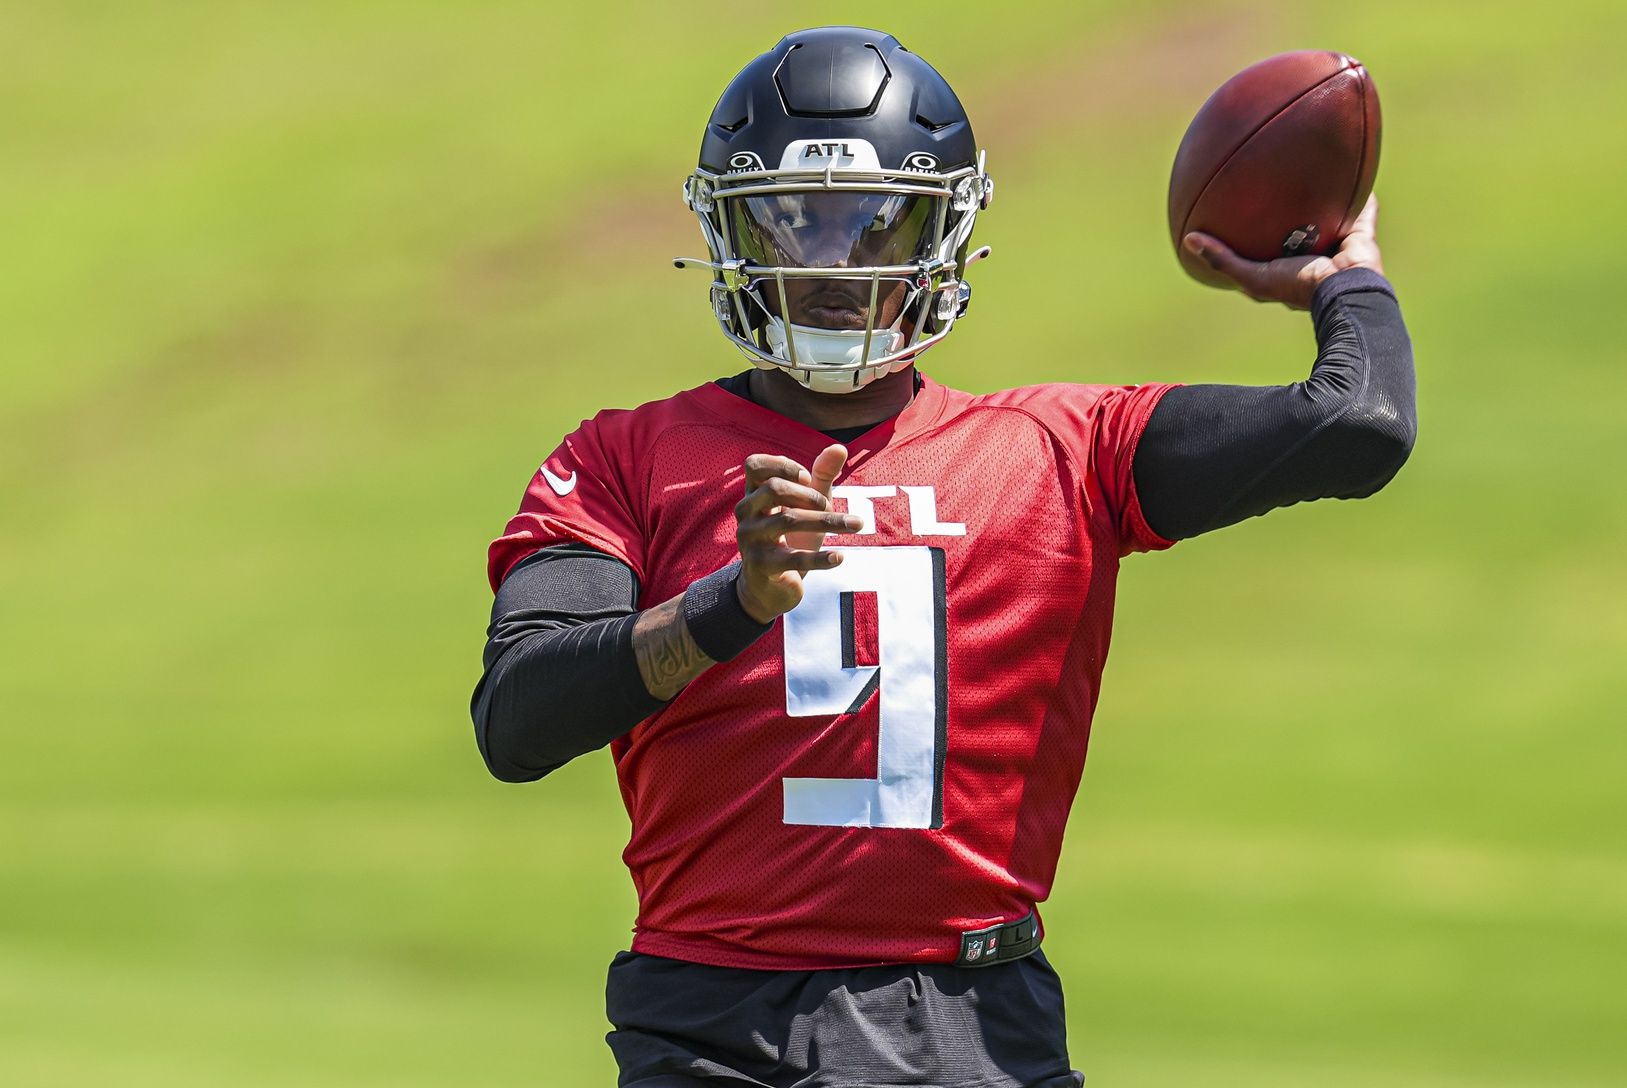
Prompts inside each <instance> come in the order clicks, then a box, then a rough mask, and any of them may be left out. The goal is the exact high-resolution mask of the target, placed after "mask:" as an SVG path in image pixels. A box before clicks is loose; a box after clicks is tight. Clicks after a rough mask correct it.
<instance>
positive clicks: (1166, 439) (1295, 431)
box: [1134, 268, 1417, 540]
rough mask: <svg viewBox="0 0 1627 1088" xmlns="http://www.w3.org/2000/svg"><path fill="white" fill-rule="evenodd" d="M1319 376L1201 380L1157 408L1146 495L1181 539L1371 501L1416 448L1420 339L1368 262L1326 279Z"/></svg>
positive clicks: (1318, 303)
mask: <svg viewBox="0 0 1627 1088" xmlns="http://www.w3.org/2000/svg"><path fill="white" fill-rule="evenodd" d="M1311 316H1312V320H1313V322H1314V324H1315V328H1316V340H1317V346H1318V349H1319V350H1318V353H1317V357H1316V363H1315V365H1314V366H1313V367H1312V369H1311V374H1310V377H1309V378H1307V379H1306V380H1305V381H1303V382H1296V383H1294V384H1293V385H1281V386H1245V385H1190V386H1182V387H1180V388H1177V389H1172V390H1170V391H1169V392H1168V393H1166V394H1165V395H1164V398H1163V399H1162V400H1161V401H1159V403H1158V407H1157V408H1155V409H1154V410H1153V414H1152V418H1151V419H1150V420H1149V421H1148V423H1147V429H1146V431H1145V432H1144V433H1143V434H1142V437H1141V442H1140V444H1139V445H1138V446H1137V447H1136V455H1135V465H1134V472H1135V482H1136V494H1137V495H1138V497H1139V498H1140V500H1141V510H1142V514H1143V515H1144V516H1145V517H1146V519H1147V523H1148V524H1149V525H1150V526H1152V528H1153V529H1154V530H1155V531H1156V532H1157V533H1159V534H1160V535H1161V536H1163V537H1165V538H1167V539H1170V540H1180V539H1184V538H1186V537H1191V536H1196V535H1198V534H1199V533H1206V532H1209V531H1211V530H1213V529H1218V528H1221V527H1222V526H1225V525H1232V524H1235V523H1236V522H1239V521H1242V520H1244V519H1245V518H1250V517H1254V516H1256V515H1259V514H1263V513H1265V512H1266V511H1268V510H1272V509H1275V508H1276V507H1279V506H1290V505H1292V504H1294V503H1296V502H1304V501H1306V500H1310V499H1324V498H1340V499H1352V498H1364V497H1366V496H1368V495H1371V494H1372V493H1373V492H1375V491H1377V490H1378V489H1379V488H1381V487H1383V486H1384V485H1385V484H1386V483H1388V482H1389V481H1390V479H1391V478H1392V477H1393V476H1394V475H1395V474H1396V473H1397V472H1398V471H1400V469H1401V465H1402V463H1403V462H1405V461H1406V459H1407V455H1408V454H1409V453H1410V452H1411V451H1412V443H1413V437H1414V434H1415V433H1416V430H1417V409H1416V406H1415V393H1414V376H1413V365H1412V344H1411V342H1410V340H1409V339H1408V337H1407V329H1406V326H1405V325H1404V324H1403V323H1402V320H1401V310H1400V308H1399V307H1398V306H1397V305H1396V301H1395V293H1394V291H1393V290H1392V289H1391V287H1390V285H1389V283H1388V281H1386V280H1385V279H1384V277H1383V276H1380V275H1379V274H1378V273H1376V272H1373V271H1371V270H1369V269H1364V268H1353V269H1347V270H1345V271H1343V272H1338V273H1335V274H1334V275H1332V276H1330V277H1328V278H1327V279H1325V280H1323V281H1322V283H1321V284H1320V285H1318V287H1317V289H1316V294H1315V297H1314V299H1313V301H1312V304H1311Z"/></svg>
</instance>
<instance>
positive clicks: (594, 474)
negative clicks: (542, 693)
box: [489, 379, 1171, 970]
mask: <svg viewBox="0 0 1627 1088" xmlns="http://www.w3.org/2000/svg"><path fill="white" fill-rule="evenodd" d="M1169 388H1171V387H1170V386H1167V385H1141V386H1111V387H1110V386H1088V385H1062V384H1058V385H1043V386H1032V387H1026V388H1022V389H1013V390H1006V391H1002V392H999V393H994V394H989V395H983V396H973V395H971V394H967V393H962V392H959V391H955V390H951V389H947V388H945V387H944V386H941V385H939V384H937V383H935V382H932V381H931V380H930V379H927V380H923V382H922V385H921V388H920V391H919V392H918V393H917V395H916V397H915V399H914V400H913V401H912V402H911V403H910V405H909V406H908V407H907V408H906V409H905V410H904V411H903V412H902V413H901V414H900V415H898V416H896V417H894V418H893V419H890V420H887V421H885V422H883V423H881V424H878V425H877V426H876V427H874V428H872V429H871V430H869V431H867V432H866V433H864V434H863V435H860V436H859V437H858V438H856V439H855V440H854V441H853V442H851V443H849V461H848V465H847V468H846V469H845V470H844V472H843V474H842V476H840V477H839V478H838V480H837V482H836V490H835V495H836V497H837V499H838V502H837V504H836V505H837V506H838V507H841V506H843V505H844V504H845V505H846V507H847V509H848V510H849V511H850V512H854V513H860V514H863V515H865V516H866V518H867V521H868V522H869V524H868V526H867V528H868V530H869V531H868V532H866V533H864V534H861V535H857V536H853V537H849V538H845V539H844V540H842V541H841V547H842V549H843V550H844V552H847V553H848V561H847V562H845V563H844V564H843V565H842V566H841V567H839V568H836V570H834V571H830V572H817V573H815V574H811V575H809V576H808V579H807V581H806V583H805V584H806V589H807V598H806V599H805V600H804V603H803V605H802V606H800V607H799V608H798V610H797V611H796V612H795V613H793V614H792V615H791V616H788V617H782V618H781V620H780V621H779V622H777V623H776V625H775V628H774V630H771V631H770V632H769V633H768V634H767V635H765V636H764V637H763V638H761V639H759V640H758V641H757V642H756V643H755V644H753V645H752V646H751V647H750V648H749V649H748V650H747V651H746V652H745V653H743V654H741V655H740V656H739V657H738V658H736V659H735V660H733V661H731V662H728V663H727V664H723V665H718V666H715V667H713V668H711V669H709V670H707V672H705V673H703V674H702V675H701V676H700V677H698V678H697V679H696V680H694V681H693V682H691V683H690V684H689V685H688V687H686V688H685V689H684V690H683V691H682V692H681V693H679V695H678V696H677V697H676V698H675V699H673V700H672V701H671V702H670V703H668V704H667V705H666V706H665V707H664V708H662V709H661V710H659V711H657V712H656V713H655V714H653V715H652V716H651V717H649V718H648V719H646V720H645V721H643V722H641V723H640V724H639V725H638V726H636V727H635V728H634V729H632V730H631V731H630V732H629V733H627V734H626V735H625V736H623V737H622V738H620V739H618V740H617V741H616V742H615V743H614V744H613V745H612V749H611V750H612V754H613V756H614V759H615V763H616V771H617V777H618V780H619V784H620V788H621V794H622V799H623V802H624V803H625V805H626V807H627V811H628V814H629V817H630V819H631V824H632V832H631V837H630V841H629V843H628V845H627V848H626V850H625V851H624V854H623V858H624V860H625V861H626V863H627V866H628V868H629V870H630V872H631V874H632V877H633V882H634V885H635V887H636V889H637V892H638V900H639V915H638V922H637V925H636V927H635V937H634V941H633V949H634V950H635V951H639V952H645V953H649V954H652V955H658V956H666V957H671V958H675V959H683V960H690V961H693V962H698V963H709V964H714V965H718V966H724V967H740V968H761V969H789V970H810V969H819V968H831V967H857V966H866V965H873V964H884V963H905V962H923V963H931V962H953V961H954V960H955V959H956V957H957V956H958V955H959V952H960V934H961V932H962V931H965V930H971V929H979V928H982V927H985V926H988V925H992V924H995V923H998V922H1007V921H1012V920H1015V919H1017V918H1020V917H1022V916H1023V915H1024V914H1026V913H1027V912H1028V911H1029V910H1030V909H1031V908H1032V907H1033V906H1034V905H1035V904H1036V903H1039V902H1041V901H1043V900H1044V899H1045V897H1046V896H1047V894H1048V893H1049V891H1050V887H1051V883H1052V879H1053V877H1054V875H1055V870H1056V864H1057V858H1058V854H1059V852H1060V849H1061V839H1062V832H1063V827H1064V825H1065V823H1066V820H1067V814H1068V810H1069V808H1070V806H1071V804H1072V801H1073V797H1074V794H1075V792H1076V790H1077V788H1078V784H1079V778H1080V774H1081V772H1082V770H1083V764H1084V759H1085V752H1086V747H1087V743H1088V739H1089V732H1090V722H1091V715H1092V713H1093V711H1094V708H1095V704H1096V696H1097V690H1098V685H1099V682H1100V678H1101V673H1102V668H1103V665H1104V663H1105V660H1106V655H1107V649H1108V642H1109V634H1110V629H1111V623H1112V612H1113V597H1114V585H1115V581H1116V576H1117V571H1118V564H1119V560H1120V559H1121V557H1123V556H1124V555H1126V554H1128V553H1130V552H1133V551H1142V550H1151V549H1156V548H1163V547H1168V546H1169V544H1170V543H1171V542H1170V541H1168V540H1165V539H1164V538H1162V537H1160V536H1158V534H1156V533H1155V532H1154V531H1153V530H1152V529H1151V528H1150V527H1149V526H1148V525H1147V523H1146V521H1145V519H1144V518H1143V517H1142V515H1141V511H1140V506H1139V503H1138V501H1137V499H1136V494H1135V485H1134V479H1133V475H1132V472H1131V465H1132V462H1133V458H1134V452H1135V446H1136V443H1137V441H1138V440H1139V437H1140V435H1141V432H1142V429H1143V428H1144V427H1145V425H1146V422H1147V418H1148V416H1149V415H1150V414H1151V412H1152V409H1153V408H1154V406H1155V405H1156V404H1157V402H1158V400H1159V398H1160V397H1162V396H1163V395H1164V393H1165V392H1167V391H1168V390H1169ZM827 442H828V439H827V438H826V436H825V435H823V434H821V433H820V432H818V431H816V430H813V429H811V428H807V427H804V426H802V425H800V424H797V423H795V422H794V421H791V420H788V419H785V418H784V417H782V416H780V415H778V414H776V413H774V412H772V411H769V410H767V409H765V408H762V407H760V406H758V405H755V404H752V403H750V402H748V401H744V400H742V399H740V398H739V397H736V396H734V395H733V394H731V393H729V392H727V391H725V390H723V389H721V388H719V387H717V386H716V385H715V384H711V383H708V384H707V385H704V386H700V387H698V388H696V389H692V390H688V391H686V392H684V393H680V394H677V395H676V396H673V397H671V398H668V399H666V400H663V401H658V402H655V403H652V404H648V405H644V406H642V407H640V408H637V409H633V410H631V411H609V412H602V413H600V414H599V415H598V416H596V417H595V418H594V419H593V420H590V421H587V422H584V423H583V425H582V426H581V427H580V428H579V429H578V430H577V431H576V432H574V433H573V434H572V435H570V436H569V437H568V438H566V439H565V441H564V443H563V444H562V445H561V446H560V447H559V448H558V449H557V450H556V451H555V452H554V453H553V454H551V455H550V456H549V458H548V459H547V460H546V461H545V462H544V464H543V466H542V469H541V470H539V472H538V474H537V475H536V477H534V478H533V481H532V484H531V486H530V487H529V488H528V490H527V492H526V496H525V499H524V501H523V503H522V506H521V509H520V511H519V513H518V514H516V515H515V517H514V518H513V519H511V521H510V522H509V524H508V526H507V528H506V531H505V533H504V535H503V536H502V537H500V538H499V539H498V540H496V541H495V542H494V543H493V545H492V547H491V550H490V555H489V574H490V577H491V580H492V583H493V585H494V586H496V585H497V584H499V583H500V582H501V581H502V578H503V576H504V575H505V574H506V573H507V571H508V570H509V569H510V567H512V566H513V564H514V563H516V562H518V561H519V560H520V559H522V558H523V557H524V556H526V555H528V554H530V553H531V552H533V551H535V550H536V549H537V548H540V547H545V546H547V545H549V544H553V543H559V542H562V541H567V540H576V541H580V542H582V543H585V544H588V545H591V546H593V547H595V548H598V549H600V550H602V551H606V552H608V553H610V554H611V555H614V556H616V557H617V558H619V559H621V560H622V561H623V562H626V563H627V564H628V565H629V566H630V567H632V568H633V570H634V572H635V574H636V575H637V577H638V582H639V586H640V592H641V597H640V602H639V603H640V607H641V608H647V607H651V606H653V605H654V604H657V603H660V602H661V601H665V600H668V599H670V598H671V597H673V596H676V595H677V594H679V593H682V592H683V591H684V589H685V587H686V586H688V585H689V584H690V583H691V582H693V581H695V580H696V579H698V578H701V577H704V576H705V575H707V574H710V573H711V572H713V571H714V570H716V569H718V568H719V567H722V566H723V565H725V564H727V563H728V562H730V561H732V560H733V559H734V558H735V557H736V550H735V542H734V515H733V510H734V506H735V504H736V503H737V502H738V501H739V498H740V496H741V494H742V481H743V469H742V463H743V462H744V460H745V458H746V456H747V455H748V454H751V453H757V452H769V453H781V454H784V455H786V456H789V457H793V458H795V459H797V460H799V461H801V462H802V463H804V464H807V463H809V462H810V461H811V460H812V458H813V456H814V455H815V454H816V453H817V452H818V451H819V450H820V449H822V448H823V447H824V445H826V444H827ZM838 586H841V587H843V588H842V590H841V592H836V591H835V590H836V587H838ZM827 606H828V607H827ZM805 610H806V612H805ZM814 614H818V615H819V616H820V617H822V618H821V619H820V620H819V621H818V622H816V621H815V620H813V619H805V618H804V616H805V615H814Z"/></svg>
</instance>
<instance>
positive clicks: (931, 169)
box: [904, 151, 938, 174]
mask: <svg viewBox="0 0 1627 1088" xmlns="http://www.w3.org/2000/svg"><path fill="white" fill-rule="evenodd" d="M904 169H906V170H920V171H922V172H923V173H927V174H936V173H937V172H938V157H937V156H936V155H928V154H927V153H926V152H925V151H912V152H910V153H909V154H908V155H905V156H904Z"/></svg>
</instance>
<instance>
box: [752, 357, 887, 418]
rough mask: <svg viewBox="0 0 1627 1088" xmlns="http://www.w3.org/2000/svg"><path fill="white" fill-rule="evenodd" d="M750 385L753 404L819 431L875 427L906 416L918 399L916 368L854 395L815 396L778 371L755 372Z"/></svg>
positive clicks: (882, 378)
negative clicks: (916, 393)
mask: <svg viewBox="0 0 1627 1088" xmlns="http://www.w3.org/2000/svg"><path fill="white" fill-rule="evenodd" d="M747 382H748V383H749V384H750V387H751V399H752V400H754V401H756V402H757V403H758V404H760V405H762V406H763V407H764V408H767V409H769V410H770V411H774V412H778V413H779V414H780V415H782V416H784V417H785V418H787V419H794V420H796V421H797V422H798V423H801V424H803V425H804V426H807V427H812V428H813V429H814V430H816V431H839V430H842V429H843V428H847V427H865V426H874V425H875V424H877V423H880V422H882V421H883V420H886V419H891V418H893V417H894V416H896V415H897V414H898V413H900V412H902V411H903V410H904V409H905V408H906V407H908V406H909V403H910V401H911V400H912V399H913V398H914V396H915V368H914V367H913V366H909V367H905V368H904V369H903V370H900V371H898V372H896V373H893V374H888V375H886V376H885V377H881V378H877V379H876V380H875V381H873V382H871V383H870V384H869V385H867V386H865V387H864V388H862V389H855V390H854V391H853V392H851V393H815V392H814V391H813V390H811V389H804V388H803V387H802V386H800V385H798V384H797V383H796V380H795V379H793V378H792V377H791V376H790V375H789V374H785V373H782V372H781V371H778V370H754V371H752V372H751V376H750V377H749V378H748V379H747Z"/></svg>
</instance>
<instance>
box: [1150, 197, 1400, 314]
mask: <svg viewBox="0 0 1627 1088" xmlns="http://www.w3.org/2000/svg"><path fill="white" fill-rule="evenodd" d="M1377 226H1378V197H1377V196H1370V197H1368V198H1367V205H1366V206H1365V207H1363V208H1362V210H1361V214H1360V215H1358V216H1357V217H1356V222H1355V225H1354V226H1352V227H1351V228H1350V233H1349V234H1347V235H1345V240H1344V242H1343V243H1341V244H1340V246H1339V252H1337V253H1335V254H1334V255H1333V256H1331V257H1282V258H1279V259H1278V260H1275V261H1251V260H1249V259H1248V258H1246V257H1239V256H1238V255H1237V254H1236V253H1234V252H1232V249H1231V247H1230V246H1228V245H1227V244H1226V243H1225V242H1222V241H1221V240H1220V239H1219V238H1216V237H1214V236H1213V235H1209V234H1202V233H1199V232H1197V231H1193V232H1192V233H1191V234H1188V235H1187V236H1186V237H1185V238H1183V239H1181V244H1182V245H1184V246H1185V247H1186V249H1187V252H1189V253H1191V254H1193V255H1194V256H1197V257H1201V258H1202V259H1203V261H1204V263H1206V264H1207V265H1208V266H1209V267H1210V268H1213V269H1214V270H1215V271H1216V272H1219V273H1220V274H1221V275H1222V276H1225V277H1226V278H1227V279H1229V280H1231V281H1232V283H1233V284H1234V285H1235V286H1236V288H1237V289H1238V290H1240V291H1242V292H1243V293H1244V294H1245V295H1247V296H1248V297H1249V298H1251V299H1253V300H1254V301H1255V302H1280V303H1282V304H1283V305H1285V306H1287V307H1289V308H1291V309H1295V310H1309V309H1310V308H1311V296H1312V295H1314V294H1315V293H1316V285H1317V284H1319V283H1321V282H1322V281H1323V280H1325V279H1327V278H1328V277H1329V276H1331V275H1333V274H1334V273H1335V272H1339V271H1343V270H1344V269H1346V268H1371V269H1372V270H1373V271H1375V272H1377V273H1379V274H1380V275H1383V274H1384V264H1383V260H1382V258H1381V257H1380V255H1379V251H1378V241H1377V239H1376V238H1374V236H1373V235H1374V231H1375V230H1376V229H1377Z"/></svg>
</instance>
